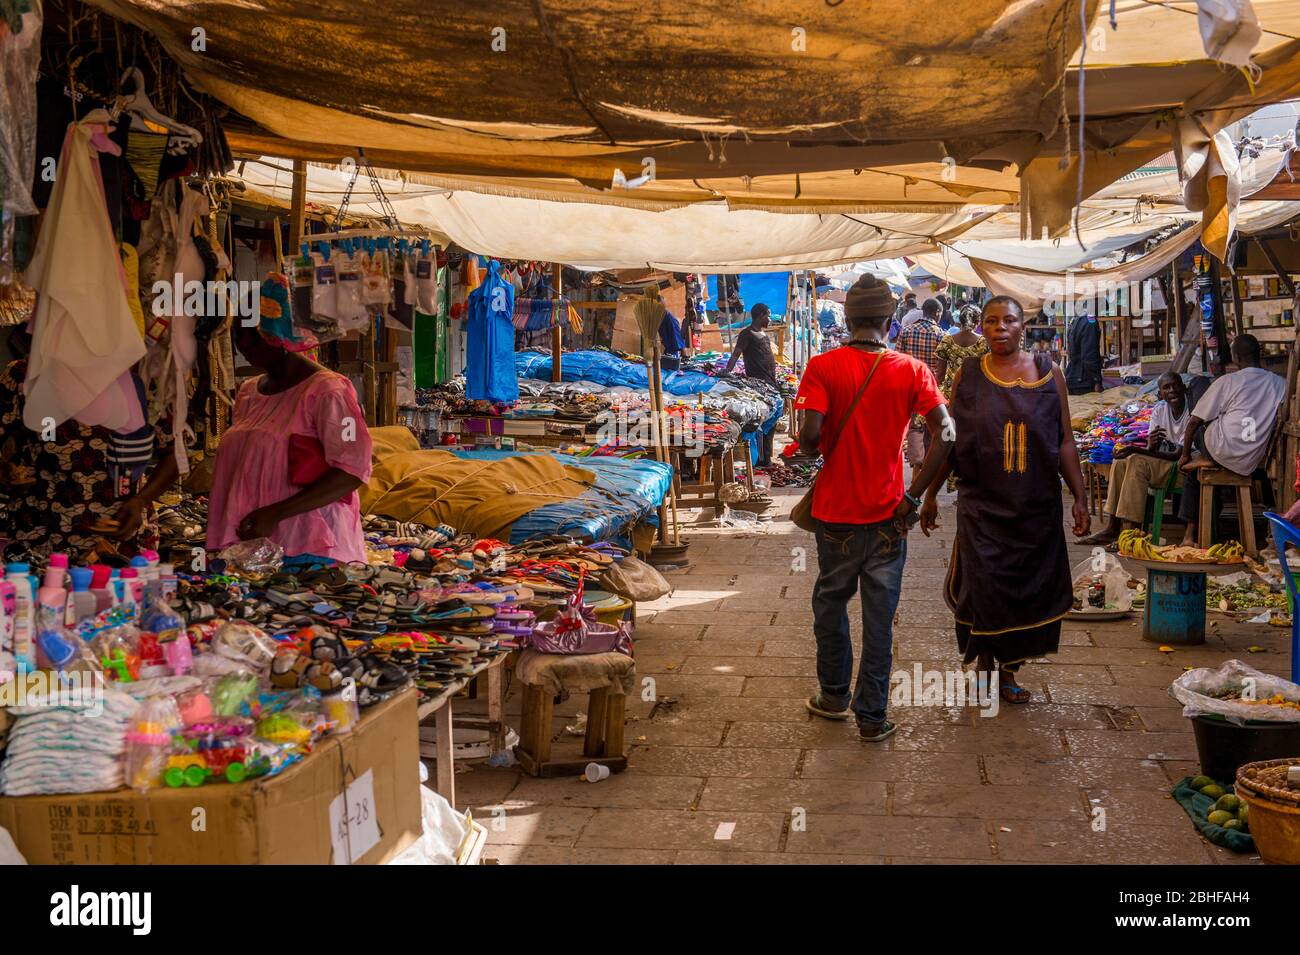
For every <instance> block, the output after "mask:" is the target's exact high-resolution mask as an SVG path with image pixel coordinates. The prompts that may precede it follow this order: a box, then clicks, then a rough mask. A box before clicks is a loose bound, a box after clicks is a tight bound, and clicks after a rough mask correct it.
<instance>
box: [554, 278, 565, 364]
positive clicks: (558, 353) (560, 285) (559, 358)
mask: <svg viewBox="0 0 1300 955" xmlns="http://www.w3.org/2000/svg"><path fill="white" fill-rule="evenodd" d="M551 276H552V278H553V280H554V281H553V282H552V284H553V285H554V286H555V297H556V298H557V299H558V298H559V297H560V296H561V295H562V294H563V293H564V271H563V266H561V265H560V263H559V262H556V263H555V264H554V265H552V266H551ZM563 362H564V329H563V328H561V327H560V325H559V324H558V323H557V324H556V326H555V327H554V328H552V329H551V381H563V380H564V366H563Z"/></svg>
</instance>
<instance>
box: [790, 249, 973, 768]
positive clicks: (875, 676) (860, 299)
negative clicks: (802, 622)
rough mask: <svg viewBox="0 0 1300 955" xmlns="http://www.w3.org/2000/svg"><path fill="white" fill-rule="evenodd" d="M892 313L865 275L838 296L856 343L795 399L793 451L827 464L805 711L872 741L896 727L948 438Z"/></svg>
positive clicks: (819, 503) (922, 370) (941, 409)
mask: <svg viewBox="0 0 1300 955" xmlns="http://www.w3.org/2000/svg"><path fill="white" fill-rule="evenodd" d="M894 306H895V300H894V296H893V294H892V293H891V292H890V291H889V286H887V285H886V284H885V283H884V282H882V281H880V280H879V279H877V278H876V277H875V276H872V275H864V276H863V277H862V278H861V279H859V280H858V282H857V284H856V285H854V286H853V288H851V289H850V290H849V293H848V295H847V296H846V297H845V301H844V316H845V319H846V321H847V323H848V326H849V331H850V332H851V333H852V338H851V339H850V341H849V342H848V343H847V344H845V345H843V346H841V347H840V348H837V349H835V350H834V351H830V352H827V353H826V354H824V355H817V356H816V357H814V358H813V359H812V360H811V361H809V362H808V367H807V369H806V370H805V371H804V374H803V380H802V381H801V382H800V384H799V393H798V395H797V396H796V397H795V402H794V406H795V408H796V410H798V411H800V412H802V414H803V423H802V425H801V426H800V428H799V447H800V449H802V450H804V451H806V452H808V453H810V454H816V453H817V452H818V451H820V452H821V453H822V455H823V457H824V462H823V464H822V470H821V473H820V474H819V475H818V477H817V483H816V485H815V488H816V489H815V491H814V493H813V502H812V516H813V517H814V518H816V519H817V522H818V529H817V565H818V573H817V583H816V586H815V587H814V588H813V598H812V605H813V633H814V635H815V636H816V638H817V679H818V682H819V683H820V684H821V691H820V692H819V693H817V694H815V695H814V696H813V697H811V698H810V699H809V700H808V701H807V707H808V709H809V710H810V711H811V712H812V713H815V714H816V715H818V716H822V717H826V718H827V719H837V720H838V719H846V718H847V717H848V716H849V714H850V712H852V714H853V715H854V716H855V717H856V718H857V722H858V735H859V737H860V738H861V739H863V740H867V741H871V742H875V741H878V740H883V739H885V738H886V737H888V736H890V735H891V734H892V733H893V732H894V724H893V723H891V722H889V720H887V719H886V718H885V708H886V704H887V703H888V700H889V671H890V667H891V665H892V663H893V653H892V650H893V643H894V629H893V623H894V611H895V610H896V609H897V607H898V593H899V590H900V588H901V586H902V579H903V562H904V560H905V559H906V556H907V530H908V528H909V527H910V526H911V525H912V524H914V523H915V522H916V512H917V511H918V510H919V509H920V503H921V500H920V496H921V494H922V493H923V492H924V491H925V489H926V488H927V487H929V485H930V482H931V481H932V480H933V479H934V477H935V475H936V474H938V473H939V469H940V467H941V465H942V463H943V461H944V460H945V459H946V458H947V456H948V450H949V448H951V447H952V442H953V438H954V437H955V434H954V431H953V425H952V419H951V418H949V417H948V408H947V406H946V405H945V404H944V403H943V395H942V394H941V393H940V392H939V388H938V385H936V384H935V380H934V375H933V373H931V371H930V369H929V368H928V367H927V366H926V365H925V364H924V363H923V362H920V361H918V360H917V359H915V358H913V357H911V356H910V355H904V354H902V353H901V352H896V351H890V350H889V346H888V344H887V343H886V340H885V336H886V329H887V326H888V323H889V319H890V318H891V317H892V316H893V314H894ZM868 375H870V379H868ZM864 382H865V383H866V388H865V390H863V383H864ZM859 392H861V397H860V398H858V400H857V401H856V403H855V401H854V399H855V397H856V396H858V394H859ZM913 415H920V416H921V417H923V418H924V419H925V421H926V425H927V426H928V427H929V429H930V434H931V436H932V442H931V446H930V451H929V453H928V454H927V455H926V458H925V461H924V463H923V464H922V466H921V467H920V468H917V469H915V471H914V474H913V477H912V486H911V487H910V488H908V489H907V490H904V488H903V453H902V447H903V436H904V434H905V433H906V432H907V428H908V425H909V424H910V422H911V420H912V416H913ZM841 429H842V430H841ZM859 586H861V588H862V660H861V663H860V665H859V668H858V680H857V686H856V688H853V691H852V693H850V686H851V683H852V679H853V644H852V642H851V641H850V639H849V615H848V602H849V601H850V600H851V599H853V595H854V594H855V593H856V592H857V590H858V588H859Z"/></svg>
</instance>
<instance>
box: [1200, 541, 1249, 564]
mask: <svg viewBox="0 0 1300 955" xmlns="http://www.w3.org/2000/svg"><path fill="white" fill-rule="evenodd" d="M1245 554H1246V548H1244V547H1242V546H1241V544H1239V543H1237V542H1236V541H1224V542H1223V543H1222V544H1215V545H1214V546H1213V547H1211V548H1210V549H1209V550H1208V551H1206V552H1205V556H1206V557H1208V558H1209V559H1210V560H1217V561H1223V562H1224V563H1234V562H1235V559H1236V558H1238V557H1244V556H1245Z"/></svg>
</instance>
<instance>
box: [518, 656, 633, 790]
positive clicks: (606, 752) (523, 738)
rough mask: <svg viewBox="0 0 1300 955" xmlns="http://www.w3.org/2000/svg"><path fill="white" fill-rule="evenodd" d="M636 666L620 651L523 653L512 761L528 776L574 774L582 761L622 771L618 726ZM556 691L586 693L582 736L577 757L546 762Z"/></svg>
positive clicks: (623, 758)
mask: <svg viewBox="0 0 1300 955" xmlns="http://www.w3.org/2000/svg"><path fill="white" fill-rule="evenodd" d="M635 671H636V665H635V663H634V662H633V661H632V658H631V657H629V656H627V655H626V654H623V653H592V654H581V655H574V656H565V655H560V654H548V653H538V652H537V651H536V650H525V651H523V653H521V654H520V655H519V662H518V663H517V664H516V667H515V675H516V676H517V677H518V678H519V681H520V683H521V684H522V685H523V688H524V699H523V714H522V722H523V725H522V727H521V729H520V734H519V736H520V741H519V745H518V746H516V747H515V757H516V758H517V759H518V760H519V765H520V766H521V767H522V768H523V770H524V772H526V773H528V774H529V775H530V776H577V775H579V774H581V773H582V771H583V769H585V768H586V766H587V764H588V763H599V764H600V765H602V766H608V767H609V768H610V770H611V771H613V772H616V773H619V772H622V771H623V770H624V769H627V754H626V753H625V752H624V742H623V739H624V738H623V726H624V720H625V717H626V712H627V709H626V705H627V693H628V692H629V691H630V690H631V688H632V680H633V676H634V674H635ZM562 690H568V691H569V692H573V693H583V692H585V693H587V694H589V695H588V699H587V736H586V739H585V740H584V741H583V745H582V753H583V758H582V759H561V760H552V759H551V721H552V718H553V715H554V701H555V697H556V696H557V695H558V694H559V693H560V691H562Z"/></svg>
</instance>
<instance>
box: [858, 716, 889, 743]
mask: <svg viewBox="0 0 1300 955" xmlns="http://www.w3.org/2000/svg"><path fill="white" fill-rule="evenodd" d="M896 729H898V727H897V726H896V725H894V724H893V723H891V722H889V720H885V721H884V722H882V723H859V724H858V739H860V740H862V742H864V743H879V742H880V741H881V740H885V739H889V737H891V736H893V735H894V730H896Z"/></svg>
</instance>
